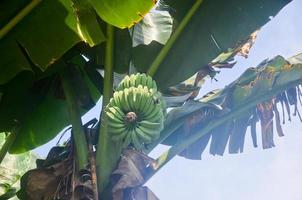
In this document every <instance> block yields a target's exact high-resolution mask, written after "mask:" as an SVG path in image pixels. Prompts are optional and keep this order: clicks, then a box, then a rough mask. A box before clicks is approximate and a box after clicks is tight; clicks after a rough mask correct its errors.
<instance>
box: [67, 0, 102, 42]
mask: <svg viewBox="0 0 302 200" xmlns="http://www.w3.org/2000/svg"><path fill="white" fill-rule="evenodd" d="M72 2H73V8H74V14H75V16H76V17H77V21H78V24H77V29H78V32H79V35H80V37H81V38H82V40H83V41H85V42H86V43H88V44H89V45H90V46H94V45H97V44H100V43H102V42H104V41H105V40H106V38H105V35H104V33H103V32H102V30H101V27H100V24H99V22H98V20H97V15H96V13H95V11H94V10H93V8H92V7H91V5H90V4H89V3H88V1H87V0H72Z"/></svg>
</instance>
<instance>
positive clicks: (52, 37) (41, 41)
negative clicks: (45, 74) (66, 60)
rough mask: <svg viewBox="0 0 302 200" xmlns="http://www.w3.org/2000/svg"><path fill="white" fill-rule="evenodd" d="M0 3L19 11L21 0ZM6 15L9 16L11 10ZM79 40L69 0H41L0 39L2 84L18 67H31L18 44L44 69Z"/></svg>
mask: <svg viewBox="0 0 302 200" xmlns="http://www.w3.org/2000/svg"><path fill="white" fill-rule="evenodd" d="M29 2H30V1H28V3H29ZM2 5H5V8H6V9H7V10H10V9H14V8H18V9H17V10H18V11H19V10H20V9H21V8H22V7H23V6H24V3H20V1H2V2H1V3H0V7H1V8H2ZM14 13H15V12H14ZM7 14H10V13H7ZM9 16H10V17H11V18H12V17H13V16H12V15H11V14H10V15H9ZM5 17H6V16H5ZM6 18H8V17H6ZM8 20H10V18H8V19H7V21H3V22H2V26H4V25H5V24H6V23H8ZM79 41H81V39H80V37H79V36H78V32H77V21H76V17H75V15H74V14H73V11H72V7H71V2H70V1H69V0H46V1H41V3H40V4H39V5H38V6H37V7H36V8H34V10H32V11H31V12H30V13H29V14H28V15H27V16H26V17H25V18H24V19H23V20H22V21H20V22H19V23H18V24H17V25H16V26H15V28H13V29H12V30H11V31H10V32H9V33H8V35H6V36H5V37H4V38H3V39H1V41H0V48H1V49H5V51H3V53H2V54H1V61H0V71H1V73H0V84H4V83H5V82H7V81H8V80H10V79H11V78H12V77H14V76H15V75H16V74H17V73H19V72H20V71H23V70H32V69H31V65H30V63H29V62H28V60H27V59H26V57H25V55H24V52H22V50H21V48H20V46H22V47H23V48H24V49H25V50H26V53H27V54H28V55H29V56H30V59H31V61H32V62H33V63H34V64H35V65H37V66H38V67H39V68H40V69H41V70H42V71H44V70H45V69H46V68H47V67H48V66H50V65H51V64H52V63H54V61H56V60H57V59H58V58H60V57H61V56H62V55H63V54H64V53H65V52H66V51H67V50H68V49H70V48H71V47H72V46H73V45H75V44H76V43H78V42H79ZM41 52H43V53H41Z"/></svg>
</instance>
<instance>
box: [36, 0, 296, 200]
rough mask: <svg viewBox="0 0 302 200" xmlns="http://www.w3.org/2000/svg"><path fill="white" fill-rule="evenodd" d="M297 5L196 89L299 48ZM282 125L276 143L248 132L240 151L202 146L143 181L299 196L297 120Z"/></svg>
mask: <svg viewBox="0 0 302 200" xmlns="http://www.w3.org/2000/svg"><path fill="white" fill-rule="evenodd" d="M301 10H302V1H301V0H294V1H293V2H292V3H290V4H289V5H288V6H287V7H285V8H284V9H283V10H282V11H281V12H280V13H279V14H278V15H277V16H276V17H275V18H273V19H272V21H271V22H269V23H268V24H267V25H266V26H264V27H263V28H262V29H261V31H260V33H259V34H258V37H257V40H256V43H255V45H254V46H253V48H252V49H251V52H250V55H249V58H248V59H244V58H238V63H237V65H235V67H234V68H233V69H232V70H223V71H222V72H221V73H220V74H219V75H218V76H217V77H216V78H217V79H218V82H215V81H213V82H212V81H210V80H209V81H207V82H206V84H205V86H204V88H202V90H201V92H200V94H205V93H206V92H208V91H210V90H213V89H217V88H223V87H224V86H225V85H226V84H228V83H229V82H231V81H233V80H234V79H236V78H237V77H238V76H239V75H240V74H241V73H242V72H243V71H244V70H245V69H246V68H247V67H253V66H256V65H257V64H259V63H260V62H261V61H262V60H264V59H265V58H272V57H274V56H276V55H282V56H284V57H290V56H293V55H295V54H298V53H299V52H302V22H301V19H302V17H301ZM99 107H100V106H99ZM301 110H302V109H301ZM96 113H98V112H97V110H94V111H93V112H90V113H88V115H85V116H84V118H83V119H84V121H87V120H89V119H91V117H92V116H95V115H96ZM284 130H285V134H286V136H285V137H283V138H277V137H276V138H275V141H276V147H275V148H272V149H269V150H262V149H261V148H257V149H255V148H253V147H252V143H251V141H250V138H249V137H247V141H246V145H245V151H244V153H242V154H235V155H229V154H225V155H224V156H223V157H220V156H215V157H214V156H211V155H209V154H208V153H207V152H208V151H207V150H206V151H205V153H204V154H203V159H202V160H201V161H192V160H186V159H184V158H180V157H176V158H174V159H173V160H172V161H170V162H169V163H168V164H167V165H166V166H165V167H163V168H162V169H161V170H160V171H159V172H158V173H157V174H156V175H155V176H154V177H153V178H152V179H151V180H150V181H149V182H148V183H147V185H148V186H149V187H150V189H151V190H152V191H153V192H154V193H155V194H156V195H157V196H158V197H159V198H160V199H161V200H172V199H173V200H184V199H188V200H199V199H202V200H241V199H245V200H271V199H274V200H285V199H286V200H302V190H301V189H300V188H301V185H302V170H301V166H302V159H301V153H302V123H300V122H298V120H297V119H295V120H294V121H293V122H292V123H287V124H286V125H285V127H284ZM247 135H248V134H247ZM57 140H58V137H56V139H54V140H52V141H51V142H50V143H48V144H46V145H43V146H42V147H40V148H38V149H37V150H35V152H38V153H39V154H40V155H45V154H46V153H47V152H48V150H49V148H50V147H51V146H53V145H55V143H56V142H57ZM165 149H166V147H164V146H160V147H158V148H157V149H155V151H154V152H152V154H151V155H152V156H154V157H156V156H158V155H159V154H160V153H161V152H163V151H164V150H165Z"/></svg>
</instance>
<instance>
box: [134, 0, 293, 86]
mask: <svg viewBox="0 0 302 200" xmlns="http://www.w3.org/2000/svg"><path fill="white" fill-rule="evenodd" d="M194 2H195V1H193V0H189V1H172V0H167V1H165V3H166V4H168V5H169V6H170V8H171V9H170V10H171V13H172V15H174V18H175V21H176V22H175V24H177V23H180V22H181V21H182V19H183V18H184V16H185V15H186V13H187V12H188V10H189V9H190V8H191V7H192V5H193V4H194ZM287 3H289V1H283V0H277V1H275V0H268V1H262V0H255V1H239V0H230V1H219V0H204V1H203V3H202V4H201V6H200V7H199V8H198V9H197V11H196V13H195V14H194V15H193V17H192V18H191V19H190V21H189V22H188V24H187V25H186V27H185V29H184V30H183V31H182V33H181V34H180V35H179V37H178V38H177V39H176V41H175V43H174V44H173V45H172V48H171V50H170V51H169V53H168V54H167V56H166V57H165V59H164V60H163V61H162V62H161V64H160V66H159V68H158V71H157V73H156V74H155V76H154V78H155V79H156V81H157V83H158V85H159V87H160V88H167V87H168V86H172V85H174V84H177V83H179V82H181V81H184V80H186V79H187V78H189V77H190V76H192V75H193V74H195V73H196V72H197V71H199V70H201V69H202V68H203V67H204V66H206V65H207V64H208V63H210V62H211V61H212V60H213V59H215V58H216V57H217V56H218V55H220V54H221V53H223V52H227V51H228V48H235V47H236V45H237V43H240V41H242V40H246V39H247V38H248V37H249V35H250V34H251V33H252V32H254V31H255V30H256V29H258V28H260V27H261V26H263V25H264V24H265V23H267V22H268V21H269V18H270V17H271V16H275V15H276V14H277V13H278V11H279V10H280V9H281V8H282V7H284V6H285V5H286V4H287ZM162 47H163V45H161V44H160V43H158V42H155V41H154V42H152V43H150V44H149V45H139V46H137V47H135V48H136V49H135V50H134V52H135V53H134V55H133V60H134V61H133V63H134V64H135V66H136V68H137V69H138V70H139V71H146V68H148V67H150V65H151V63H152V62H153V60H154V59H155V58H156V56H157V55H158V53H159V52H160V50H161V49H162ZM144 54H145V55H148V57H147V58H146V59H142V55H144ZM171 73H173V76H171Z"/></svg>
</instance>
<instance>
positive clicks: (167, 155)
mask: <svg viewBox="0 0 302 200" xmlns="http://www.w3.org/2000/svg"><path fill="white" fill-rule="evenodd" d="M301 82H302V80H297V81H293V82H290V83H288V84H286V85H284V86H282V87H279V86H278V87H279V88H278V87H276V88H274V89H273V90H271V92H269V93H267V94H266V95H263V96H260V97H259V96H255V97H254V98H252V99H250V100H249V102H247V103H246V104H244V105H238V106H237V107H238V109H236V110H234V111H232V112H230V113H228V114H226V115H224V116H222V117H220V118H219V119H218V120H215V121H214V120H213V121H211V122H210V123H209V124H208V126H206V127H204V128H203V129H202V130H200V131H199V132H197V133H195V134H193V135H191V136H190V137H187V138H186V139H184V140H182V141H180V142H178V143H176V144H175V145H174V146H172V147H171V148H170V149H168V150H167V151H165V152H164V153H163V154H162V155H160V156H159V157H158V158H157V159H156V161H157V162H156V165H155V167H154V168H155V170H154V171H153V172H152V173H150V174H149V175H148V177H147V178H146V179H145V180H146V181H147V180H148V179H150V178H151V177H152V176H153V175H154V174H155V173H156V172H158V171H159V170H160V169H161V168H162V167H163V166H164V165H165V164H167V163H168V162H169V161H170V160H171V159H172V158H174V157H175V156H176V155H177V154H179V153H180V152H182V151H183V150H184V149H185V148H187V147H188V146H189V145H190V144H192V143H194V142H195V141H197V140H198V139H200V138H201V137H203V136H205V135H206V134H208V133H209V132H210V131H211V130H213V129H214V128H217V127H218V126H220V125H222V124H223V123H225V122H227V121H228V120H230V119H232V118H234V117H237V116H239V115H241V114H242V113H244V112H246V111H248V110H250V109H251V108H253V107H255V106H256V105H257V104H258V103H261V102H264V101H267V100H269V99H270V98H272V96H274V95H277V94H279V93H281V92H282V91H284V90H286V89H287V88H290V87H294V86H296V85H298V84H300V83H301Z"/></svg>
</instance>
